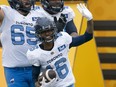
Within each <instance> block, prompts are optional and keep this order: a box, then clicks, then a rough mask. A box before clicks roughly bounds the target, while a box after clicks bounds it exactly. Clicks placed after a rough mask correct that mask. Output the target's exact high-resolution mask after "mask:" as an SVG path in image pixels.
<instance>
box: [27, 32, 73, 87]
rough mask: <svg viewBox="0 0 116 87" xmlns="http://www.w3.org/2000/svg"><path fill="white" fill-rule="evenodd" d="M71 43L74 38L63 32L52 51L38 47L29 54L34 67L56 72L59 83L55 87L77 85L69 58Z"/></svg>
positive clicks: (29, 51)
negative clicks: (50, 69)
mask: <svg viewBox="0 0 116 87" xmlns="http://www.w3.org/2000/svg"><path fill="white" fill-rule="evenodd" d="M71 42H72V37H71V36H70V35H69V34H67V33H65V32H61V33H60V35H59V37H58V38H57V39H56V40H55V42H54V47H53V48H52V50H51V51H46V50H43V49H41V48H40V47H39V45H37V46H36V47H35V48H33V49H30V50H28V52H27V57H28V59H29V61H30V63H31V64H32V65H34V66H41V70H45V69H49V68H52V69H54V70H55V71H56V73H57V79H58V81H57V83H56V85H55V87H68V86H70V85H72V84H74V83H75V79H74V76H73V73H72V68H71V65H70V62H69V58H68V51H69V45H70V43H71Z"/></svg>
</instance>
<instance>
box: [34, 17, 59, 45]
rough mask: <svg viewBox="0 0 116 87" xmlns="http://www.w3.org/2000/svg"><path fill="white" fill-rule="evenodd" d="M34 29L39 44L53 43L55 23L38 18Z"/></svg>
mask: <svg viewBox="0 0 116 87" xmlns="http://www.w3.org/2000/svg"><path fill="white" fill-rule="evenodd" d="M34 29H35V34H36V37H37V38H38V39H39V41H41V42H47V43H49V42H53V41H54V40H55V38H56V36H57V28H56V25H55V23H54V22H53V21H51V20H50V19H48V18H46V17H41V18H38V20H37V21H36V25H35V26H34Z"/></svg>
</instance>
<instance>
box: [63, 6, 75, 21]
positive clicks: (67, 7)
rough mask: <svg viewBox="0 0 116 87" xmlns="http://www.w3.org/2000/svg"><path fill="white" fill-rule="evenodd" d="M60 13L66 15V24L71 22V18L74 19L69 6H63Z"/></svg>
mask: <svg viewBox="0 0 116 87" xmlns="http://www.w3.org/2000/svg"><path fill="white" fill-rule="evenodd" d="M62 13H63V14H65V15H66V19H67V22H69V21H71V20H73V18H74V17H75V13H74V11H73V9H72V8H71V7H69V6H64V10H63V11H62Z"/></svg>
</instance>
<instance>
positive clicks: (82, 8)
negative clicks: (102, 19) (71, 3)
mask: <svg viewBox="0 0 116 87" xmlns="http://www.w3.org/2000/svg"><path fill="white" fill-rule="evenodd" d="M77 9H78V10H79V12H80V13H81V14H82V16H84V17H85V18H87V20H88V21H89V20H91V19H93V16H92V14H91V12H90V11H89V10H88V9H87V8H86V6H85V5H84V4H77Z"/></svg>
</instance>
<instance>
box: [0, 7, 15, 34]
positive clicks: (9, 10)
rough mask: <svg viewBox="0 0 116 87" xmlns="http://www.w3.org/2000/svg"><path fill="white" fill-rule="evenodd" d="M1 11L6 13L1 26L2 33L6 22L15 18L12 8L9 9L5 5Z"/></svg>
mask: <svg viewBox="0 0 116 87" xmlns="http://www.w3.org/2000/svg"><path fill="white" fill-rule="evenodd" d="M0 7H1V9H2V10H3V12H4V19H3V22H2V25H1V26H0V33H1V32H2V31H3V29H4V28H2V27H3V26H5V23H6V21H9V20H10V18H11V17H12V16H13V15H12V14H11V13H12V12H11V10H12V8H11V7H9V6H5V5H1V6H0Z"/></svg>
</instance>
